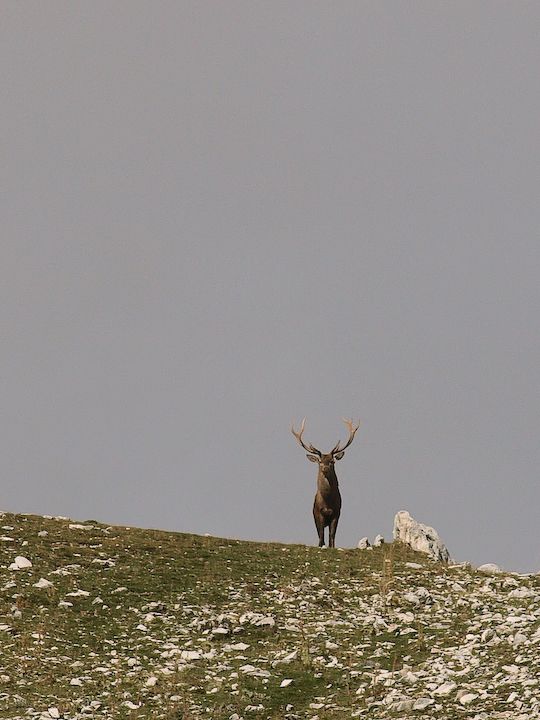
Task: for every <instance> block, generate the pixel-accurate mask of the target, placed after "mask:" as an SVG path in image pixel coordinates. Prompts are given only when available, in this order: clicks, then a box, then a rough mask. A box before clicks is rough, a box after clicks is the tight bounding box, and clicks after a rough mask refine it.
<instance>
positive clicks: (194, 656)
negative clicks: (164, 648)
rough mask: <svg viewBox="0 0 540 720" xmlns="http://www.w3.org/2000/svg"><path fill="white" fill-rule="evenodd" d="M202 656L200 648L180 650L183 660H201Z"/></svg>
mask: <svg viewBox="0 0 540 720" xmlns="http://www.w3.org/2000/svg"><path fill="white" fill-rule="evenodd" d="M201 657H202V653H201V652H199V650H181V651H180V659H181V660H200V659H201Z"/></svg>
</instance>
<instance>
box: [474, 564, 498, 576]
mask: <svg viewBox="0 0 540 720" xmlns="http://www.w3.org/2000/svg"><path fill="white" fill-rule="evenodd" d="M477 570H478V572H481V573H484V575H499V574H500V573H502V570H501V568H500V567H499V566H498V565H495V563H484V564H483V565H480V567H479V568H477Z"/></svg>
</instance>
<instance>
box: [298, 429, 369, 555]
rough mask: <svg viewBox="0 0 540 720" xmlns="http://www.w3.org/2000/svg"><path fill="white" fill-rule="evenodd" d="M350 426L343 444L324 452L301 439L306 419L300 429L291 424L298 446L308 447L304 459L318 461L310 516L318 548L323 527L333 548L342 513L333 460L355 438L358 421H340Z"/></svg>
mask: <svg viewBox="0 0 540 720" xmlns="http://www.w3.org/2000/svg"><path fill="white" fill-rule="evenodd" d="M343 422H344V423H345V425H346V426H347V427H348V428H349V439H348V440H347V442H346V443H345V445H343V446H341V444H340V441H339V440H338V442H337V444H336V445H335V446H334V447H333V448H332V450H330V452H329V453H323V452H321V451H320V450H317V448H316V447H314V446H313V445H311V444H310V445H306V444H305V443H304V441H303V440H302V435H303V433H304V426H305V424H306V418H304V419H303V420H302V425H301V427H300V430H299V431H298V432H296V430H295V429H294V425H292V426H291V432H292V434H293V435H294V437H295V438H296V439H297V440H298V442H299V443H300V445H301V446H302V447H303V448H304V450H307V459H308V460H311V462H316V463H319V474H318V476H317V492H316V494H315V501H314V503H313V518H314V520H315V526H316V528H317V534H318V535H319V547H323V545H324V529H325V528H326V527H327V528H328V545H329V547H335V544H336V530H337V525H338V521H339V515H340V513H341V494H340V492H339V483H338V479H337V476H336V471H335V468H334V463H335V462H336V460H341V458H342V457H343V455H344V454H345V450H346V449H347V448H348V447H349V445H350V444H351V443H352V441H353V440H354V435H355V433H356V431H357V430H358V428H359V427H360V423H358V425H354V423H353V421H352V420H343Z"/></svg>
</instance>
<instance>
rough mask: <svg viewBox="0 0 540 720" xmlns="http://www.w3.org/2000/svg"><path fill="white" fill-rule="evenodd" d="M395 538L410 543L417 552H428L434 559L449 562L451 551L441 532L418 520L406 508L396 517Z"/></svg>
mask: <svg viewBox="0 0 540 720" xmlns="http://www.w3.org/2000/svg"><path fill="white" fill-rule="evenodd" d="M394 540H400V541H401V542H404V543H406V544H407V545H409V546H410V547H411V548H412V549H413V550H416V551H417V552H421V553H426V555H429V556H430V557H431V558H433V560H438V561H439V562H448V561H449V559H450V553H449V552H448V550H447V549H446V547H445V545H444V544H443V542H442V540H441V538H440V537H439V533H438V532H437V531H436V530H435V529H434V528H432V527H429V525H423V524H422V523H419V522H417V521H416V520H415V519H414V518H412V517H411V516H410V514H409V513H408V512H407V511H406V510H400V511H399V512H398V513H396V517H395V518H394Z"/></svg>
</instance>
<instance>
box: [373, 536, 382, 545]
mask: <svg viewBox="0 0 540 720" xmlns="http://www.w3.org/2000/svg"><path fill="white" fill-rule="evenodd" d="M381 545H384V537H383V536H382V535H377V537H376V538H375V540H374V541H373V547H381Z"/></svg>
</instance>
